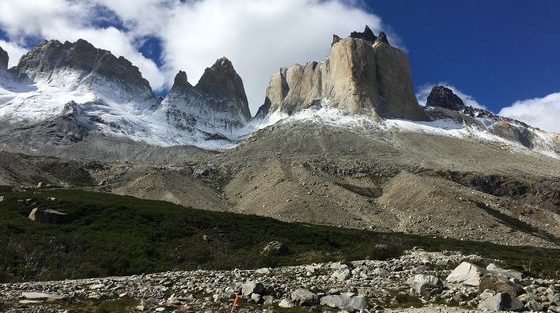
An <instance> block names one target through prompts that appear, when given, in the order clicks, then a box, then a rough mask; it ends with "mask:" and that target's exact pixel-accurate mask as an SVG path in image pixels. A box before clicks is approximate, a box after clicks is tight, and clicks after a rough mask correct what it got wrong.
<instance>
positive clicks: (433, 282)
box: [409, 274, 443, 295]
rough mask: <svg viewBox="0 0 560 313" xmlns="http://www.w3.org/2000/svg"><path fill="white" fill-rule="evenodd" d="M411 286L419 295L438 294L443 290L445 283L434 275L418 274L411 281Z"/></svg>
mask: <svg viewBox="0 0 560 313" xmlns="http://www.w3.org/2000/svg"><path fill="white" fill-rule="evenodd" d="M409 284H410V286H411V287H412V289H414V292H416V293H417V294H419V295H425V294H436V293H440V292H441V291H442V290H443V283H442V282H441V280H440V279H439V278H437V277H436V276H433V275H425V274H418V275H416V276H414V277H413V278H412V279H411V280H410V282H409Z"/></svg>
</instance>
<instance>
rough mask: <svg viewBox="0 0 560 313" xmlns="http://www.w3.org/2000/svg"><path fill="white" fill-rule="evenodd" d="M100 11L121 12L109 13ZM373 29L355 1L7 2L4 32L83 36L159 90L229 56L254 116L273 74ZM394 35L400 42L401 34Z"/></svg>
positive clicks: (372, 20) (2, 11)
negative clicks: (145, 48)
mask: <svg viewBox="0 0 560 313" xmlns="http://www.w3.org/2000/svg"><path fill="white" fill-rule="evenodd" d="M99 7H103V8H105V9H106V10H105V13H107V12H106V11H107V10H110V11H111V12H113V13H114V14H109V15H107V14H103V12H102V11H100V10H99ZM111 19H113V20H111ZM99 20H108V21H109V22H118V23H123V24H124V26H125V29H124V30H121V29H120V28H119V29H117V28H114V27H104V28H100V27H99V26H96V25H98V24H96V21H99ZM115 20H116V21H115ZM365 24H368V25H369V26H370V27H372V28H373V29H374V31H376V32H379V31H380V30H381V28H382V22H381V19H380V18H379V17H378V16H376V15H374V14H371V13H368V12H366V11H365V10H363V9H361V8H360V6H359V3H358V2H356V1H348V0H282V1H276V0H236V1H230V0H198V1H194V0H188V1H184V2H181V1H178V0H135V1H130V0H89V1H74V0H42V1H36V0H2V1H1V2H0V28H2V29H3V30H5V31H6V32H7V33H8V35H9V36H10V40H11V41H12V42H15V43H18V44H19V45H24V43H25V42H26V39H27V38H29V37H41V38H46V39H58V40H71V41H73V40H76V39H78V38H83V39H85V40H88V41H90V42H91V43H92V44H94V45H95V46H97V47H99V48H103V49H107V50H111V51H112V52H113V53H115V54H117V55H122V56H124V57H126V58H127V59H129V60H130V61H131V62H132V63H134V64H135V65H137V66H138V67H139V68H140V69H141V71H142V73H143V75H144V76H145V77H146V78H147V79H148V80H149V81H150V83H151V85H152V87H153V88H154V89H158V88H160V87H162V86H164V85H165V84H170V83H171V82H172V81H173V77H174V76H175V74H176V72H177V71H179V70H185V71H186V72H187V75H188V76H189V80H190V81H191V82H192V83H196V82H197V80H198V78H200V76H201V75H202V73H203V72H204V69H205V68H206V67H209V66H211V65H212V64H213V63H214V61H215V60H216V59H218V58H220V57H222V56H226V57H228V58H229V59H231V60H232V62H233V64H234V66H235V67H236V70H237V71H238V72H239V74H240V75H241V77H242V78H243V81H244V85H245V88H246V92H247V95H248V98H249V102H250V106H251V110H252V112H253V113H254V112H255V111H256V109H257V108H258V107H259V106H260V105H261V104H262V102H263V100H264V93H265V88H266V86H267V84H268V80H269V79H270V76H271V75H272V74H273V73H274V72H275V71H277V70H278V69H279V68H280V67H284V66H290V65H291V64H293V63H296V62H298V63H305V62H308V61H313V60H322V59H323V58H324V57H325V56H326V55H327V54H328V49H329V45H330V42H331V36H332V34H339V35H341V36H346V35H348V34H349V33H350V32H351V31H354V30H362V29H363V27H364V25H365ZM108 25H111V23H108ZM147 36H151V37H156V38H158V39H160V40H161V42H162V45H163V47H162V48H163V55H162V60H163V62H164V65H163V66H162V68H158V67H157V66H156V63H155V62H154V61H153V60H150V59H147V58H145V57H144V56H142V54H140V53H139V52H138V51H137V50H138V47H139V46H140V45H141V43H142V42H144V40H145V38H146V37H147ZM389 37H390V40H391V41H392V42H394V43H396V44H397V45H398V43H399V40H398V37H396V36H394V35H392V34H389Z"/></svg>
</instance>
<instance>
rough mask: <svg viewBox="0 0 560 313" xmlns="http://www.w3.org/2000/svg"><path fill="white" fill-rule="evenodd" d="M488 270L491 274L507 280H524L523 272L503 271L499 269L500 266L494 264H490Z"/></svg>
mask: <svg viewBox="0 0 560 313" xmlns="http://www.w3.org/2000/svg"><path fill="white" fill-rule="evenodd" d="M486 270H487V271H488V272H489V273H492V274H494V275H499V276H503V277H505V278H508V279H510V278H514V279H517V280H521V279H522V278H523V275H522V274H521V272H518V271H515V270H508V269H503V268H501V267H499V266H498V265H496V264H494V263H490V264H488V266H487V267H486Z"/></svg>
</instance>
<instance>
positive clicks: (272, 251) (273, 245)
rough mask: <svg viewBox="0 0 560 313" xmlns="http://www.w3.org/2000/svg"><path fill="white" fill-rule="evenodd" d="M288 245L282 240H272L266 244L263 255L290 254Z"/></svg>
mask: <svg viewBox="0 0 560 313" xmlns="http://www.w3.org/2000/svg"><path fill="white" fill-rule="evenodd" d="M288 252H289V250H288V247H287V246H286V245H285V244H283V243H281V242H280V241H271V242H269V243H267V244H266V246H264V248H263V249H262V251H261V254H262V255H286V254H288Z"/></svg>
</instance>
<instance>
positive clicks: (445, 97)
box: [426, 86, 465, 111]
mask: <svg viewBox="0 0 560 313" xmlns="http://www.w3.org/2000/svg"><path fill="white" fill-rule="evenodd" d="M426 106H429V107H440V108H444V109H449V110H455V111H459V110H462V109H464V108H465V104H464V103H463V100H461V98H459V97H458V96H457V95H456V94H454V93H453V91H452V90H451V89H449V88H447V87H445V86H434V87H433V88H432V91H430V95H429V96H428V100H427V102H426Z"/></svg>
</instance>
